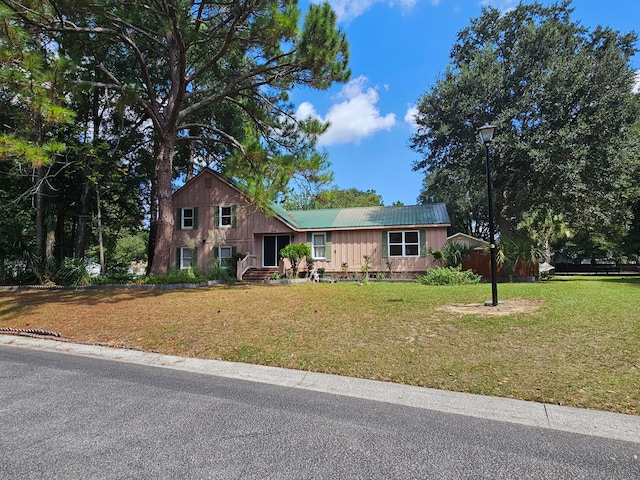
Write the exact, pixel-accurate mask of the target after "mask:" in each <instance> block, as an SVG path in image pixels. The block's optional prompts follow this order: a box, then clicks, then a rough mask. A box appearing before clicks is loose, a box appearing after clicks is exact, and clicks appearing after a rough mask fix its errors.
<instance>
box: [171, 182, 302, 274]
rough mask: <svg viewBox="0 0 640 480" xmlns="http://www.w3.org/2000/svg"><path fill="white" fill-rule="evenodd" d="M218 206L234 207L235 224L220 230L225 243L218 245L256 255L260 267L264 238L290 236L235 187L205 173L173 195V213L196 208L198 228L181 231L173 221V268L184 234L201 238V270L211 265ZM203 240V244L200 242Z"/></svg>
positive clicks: (277, 222) (288, 229)
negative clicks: (213, 233)
mask: <svg viewBox="0 0 640 480" xmlns="http://www.w3.org/2000/svg"><path fill="white" fill-rule="evenodd" d="M220 206H225V207H234V214H235V222H234V227H231V228H222V229H221V230H224V231H225V233H226V241H225V243H224V244H223V245H218V246H233V247H235V248H236V251H237V252H240V253H251V254H252V255H256V256H258V261H259V263H258V264H259V265H261V264H262V236H263V235H268V234H291V233H292V229H291V228H289V227H288V226H287V225H285V224H284V223H283V222H282V221H280V220H279V219H277V218H275V217H270V216H267V215H266V214H265V213H264V212H263V211H262V210H261V209H259V208H257V207H255V206H254V205H252V204H251V203H250V202H249V201H248V199H247V198H246V197H245V196H244V195H242V194H241V193H240V192H239V191H238V190H236V189H235V188H234V187H232V186H231V185H229V184H227V183H226V182H224V181H222V180H220V179H219V178H218V177H217V176H216V175H213V174H211V173H209V172H206V171H205V172H203V173H202V174H200V175H198V176H196V177H195V178H194V179H192V180H191V181H190V182H188V183H187V184H186V185H185V187H183V188H182V189H180V190H179V191H177V192H176V193H175V194H174V196H173V208H174V211H175V212H177V211H178V210H179V209H180V208H197V209H198V218H197V228H194V229H192V230H180V229H179V224H178V221H179V219H178V218H176V220H175V222H176V225H175V226H174V235H173V239H172V244H171V254H172V263H171V264H172V265H176V263H177V259H176V258H175V256H176V252H177V249H179V248H180V247H185V246H186V242H185V235H186V236H188V237H189V238H191V239H196V238H197V236H198V235H200V239H201V242H200V244H199V245H198V248H197V251H196V254H197V258H198V260H197V261H198V265H199V266H201V267H204V268H206V267H208V266H211V265H212V263H213V260H214V254H213V251H212V248H211V244H210V242H209V241H208V237H209V231H210V230H211V231H213V230H214V229H215V220H216V216H217V210H218V207H220ZM202 240H205V242H204V243H202Z"/></svg>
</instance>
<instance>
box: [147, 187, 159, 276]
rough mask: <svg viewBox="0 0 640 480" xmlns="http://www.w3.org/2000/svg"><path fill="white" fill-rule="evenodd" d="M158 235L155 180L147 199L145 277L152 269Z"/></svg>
mask: <svg viewBox="0 0 640 480" xmlns="http://www.w3.org/2000/svg"><path fill="white" fill-rule="evenodd" d="M157 234H158V186H157V181H156V179H155V178H153V180H152V181H151V198H150V199H149V244H148V245H147V275H150V274H151V268H152V267H153V253H154V250H155V248H156V235H157Z"/></svg>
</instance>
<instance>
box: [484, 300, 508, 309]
mask: <svg viewBox="0 0 640 480" xmlns="http://www.w3.org/2000/svg"><path fill="white" fill-rule="evenodd" d="M498 305H504V302H503V301H502V300H498ZM498 305H494V304H493V300H487V301H486V302H484V306H485V307H497V306H498Z"/></svg>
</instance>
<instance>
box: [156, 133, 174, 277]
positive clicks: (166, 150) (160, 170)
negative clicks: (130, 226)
mask: <svg viewBox="0 0 640 480" xmlns="http://www.w3.org/2000/svg"><path fill="white" fill-rule="evenodd" d="M175 139H176V135H175V134H173V135H172V134H171V133H165V135H163V136H162V138H161V139H160V151H159V152H158V157H157V159H156V178H157V182H158V227H157V233H156V244H155V248H154V251H153V266H152V267H151V273H152V274H154V275H165V274H166V273H167V272H168V270H169V258H170V254H171V238H172V237H173V222H174V220H173V206H172V199H171V193H172V191H171V179H172V172H173V155H174V153H175Z"/></svg>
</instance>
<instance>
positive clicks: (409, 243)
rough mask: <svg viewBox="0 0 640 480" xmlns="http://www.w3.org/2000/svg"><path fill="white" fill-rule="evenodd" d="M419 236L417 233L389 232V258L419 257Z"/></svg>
mask: <svg viewBox="0 0 640 480" xmlns="http://www.w3.org/2000/svg"><path fill="white" fill-rule="evenodd" d="M419 240H420V235H419V232H417V231H406V232H389V256H390V257H417V256H419V255H420V241H419Z"/></svg>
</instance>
